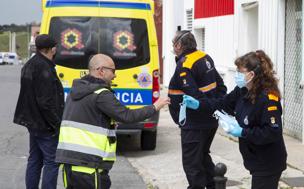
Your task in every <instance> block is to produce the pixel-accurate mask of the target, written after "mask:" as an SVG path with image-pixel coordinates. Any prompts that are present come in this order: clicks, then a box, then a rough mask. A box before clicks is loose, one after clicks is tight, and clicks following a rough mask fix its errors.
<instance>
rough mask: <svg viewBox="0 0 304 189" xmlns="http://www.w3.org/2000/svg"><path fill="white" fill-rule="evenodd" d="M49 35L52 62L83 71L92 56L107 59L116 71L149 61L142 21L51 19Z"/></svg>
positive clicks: (81, 18) (145, 31)
mask: <svg viewBox="0 0 304 189" xmlns="http://www.w3.org/2000/svg"><path fill="white" fill-rule="evenodd" d="M49 34H50V35H51V36H52V37H54V38H55V39H56V40H57V42H58V45H57V54H56V57H55V63H56V64H57V65H61V66H64V67H68V68H74V69H87V67H88V61H89V57H90V56H91V55H93V54H96V53H103V54H106V55H108V56H110V57H111V58H112V59H113V60H114V62H115V65H116V69H128V68H132V67H136V66H141V65H144V64H147V63H149V62H150V49H149V39H148V30H147V23H146V21H145V20H144V19H133V18H105V17H53V18H52V19H51V23H50V30H49Z"/></svg>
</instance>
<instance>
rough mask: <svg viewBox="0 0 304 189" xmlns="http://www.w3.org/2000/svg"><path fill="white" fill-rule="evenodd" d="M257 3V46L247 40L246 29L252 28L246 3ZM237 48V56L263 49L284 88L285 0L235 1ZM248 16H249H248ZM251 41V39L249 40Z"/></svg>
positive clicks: (281, 86)
mask: <svg viewBox="0 0 304 189" xmlns="http://www.w3.org/2000/svg"><path fill="white" fill-rule="evenodd" d="M254 2H256V3H257V9H258V20H257V23H258V25H257V27H258V33H257V42H258V43H257V46H256V48H250V47H252V46H251V45H250V44H246V43H248V41H247V40H246V38H250V35H246V32H248V31H246V29H247V28H250V26H251V21H250V19H249V18H248V10H246V9H245V8H244V7H245V5H246V4H250V3H254ZM235 16H236V17H235V20H236V21H235V26H234V29H235V31H236V32H235V34H234V36H235V45H236V46H235V49H236V54H237V56H241V55H243V54H244V53H247V52H248V51H251V50H256V49H262V50H264V51H265V52H266V53H267V54H268V55H269V56H270V58H271V60H272V61H273V63H274V69H275V70H276V72H277V74H278V75H277V76H278V78H279V79H280V83H279V86H280V89H281V91H282V94H283V90H284V87H283V86H284V33H285V32H284V30H285V29H284V28H285V1H284V0H267V1H265V0H236V1H235ZM246 16H247V17H246ZM249 41H250V40H249Z"/></svg>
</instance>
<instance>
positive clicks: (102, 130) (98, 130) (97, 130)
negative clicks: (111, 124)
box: [61, 120, 116, 136]
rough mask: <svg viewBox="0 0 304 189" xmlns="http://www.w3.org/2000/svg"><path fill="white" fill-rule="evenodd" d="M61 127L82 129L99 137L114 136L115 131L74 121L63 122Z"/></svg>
mask: <svg viewBox="0 0 304 189" xmlns="http://www.w3.org/2000/svg"><path fill="white" fill-rule="evenodd" d="M61 127H73V128H76V129H83V130H86V131H90V132H93V133H98V134H101V135H106V136H116V131H115V130H114V129H106V128H102V127H98V126H93V125H89V124H85V123H78V122H75V121H67V120H63V121H62V122H61Z"/></svg>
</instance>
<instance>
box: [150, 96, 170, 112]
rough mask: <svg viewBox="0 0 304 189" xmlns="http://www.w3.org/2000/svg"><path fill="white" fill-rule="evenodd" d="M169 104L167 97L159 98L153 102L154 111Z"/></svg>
mask: <svg viewBox="0 0 304 189" xmlns="http://www.w3.org/2000/svg"><path fill="white" fill-rule="evenodd" d="M168 104H170V98H169V97H160V98H159V99H158V100H157V101H156V102H154V104H153V105H154V107H155V109H156V111H159V110H160V109H162V108H163V107H164V106H165V105H168Z"/></svg>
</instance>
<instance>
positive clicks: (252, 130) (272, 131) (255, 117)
mask: <svg viewBox="0 0 304 189" xmlns="http://www.w3.org/2000/svg"><path fill="white" fill-rule="evenodd" d="M247 92H248V90H247V88H242V89H240V88H239V87H236V88H235V89H234V90H233V91H232V92H231V93H229V94H228V95H226V96H225V97H224V98H223V99H221V100H220V101H219V100H218V99H217V100H214V101H213V100H212V99H204V100H202V101H201V102H202V103H201V105H200V108H204V106H213V108H214V109H219V110H221V109H223V110H224V111H226V112H234V114H235V117H236V119H237V121H238V123H239V125H240V126H241V127H242V128H243V131H242V137H240V138H239V148H240V152H241V154H242V156H243V159H244V165H245V167H246V169H248V170H249V171H250V173H251V174H253V175H256V176H267V175H271V174H275V173H279V172H281V171H283V170H285V169H286V159H287V152H286V148H285V144H284V140H283V134H282V120H281V115H282V106H281V103H280V99H279V97H277V96H276V95H274V94H271V93H266V92H265V91H264V92H262V94H260V95H259V96H258V97H257V98H256V102H255V103H254V104H252V103H251V101H250V99H248V97H247ZM212 101H213V102H212ZM216 101H217V102H216ZM214 102H216V103H214Z"/></svg>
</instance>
